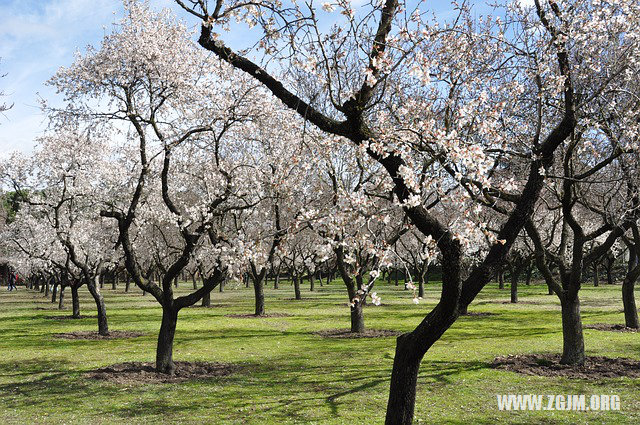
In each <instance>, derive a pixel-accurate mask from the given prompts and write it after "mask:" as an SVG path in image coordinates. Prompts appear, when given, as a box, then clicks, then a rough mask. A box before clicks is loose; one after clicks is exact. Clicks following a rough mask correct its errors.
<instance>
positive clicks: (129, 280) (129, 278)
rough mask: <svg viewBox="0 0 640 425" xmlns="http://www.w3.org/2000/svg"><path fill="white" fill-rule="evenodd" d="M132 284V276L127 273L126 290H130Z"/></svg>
mask: <svg viewBox="0 0 640 425" xmlns="http://www.w3.org/2000/svg"><path fill="white" fill-rule="evenodd" d="M130 285H131V276H129V273H127V280H126V282H125V283H124V292H129V286H130Z"/></svg>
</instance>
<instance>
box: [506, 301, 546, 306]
mask: <svg viewBox="0 0 640 425" xmlns="http://www.w3.org/2000/svg"><path fill="white" fill-rule="evenodd" d="M500 304H529V305H540V304H543V303H542V302H540V301H518V302H517V303H512V302H511V301H500Z"/></svg>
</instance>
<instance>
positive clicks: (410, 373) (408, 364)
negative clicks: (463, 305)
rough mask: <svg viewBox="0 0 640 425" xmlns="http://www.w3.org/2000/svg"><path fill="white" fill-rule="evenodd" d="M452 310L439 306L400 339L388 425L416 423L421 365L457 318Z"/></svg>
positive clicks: (389, 403) (391, 391)
mask: <svg viewBox="0 0 640 425" xmlns="http://www.w3.org/2000/svg"><path fill="white" fill-rule="evenodd" d="M449 308H450V307H442V305H441V304H439V305H438V306H436V307H435V308H434V310H433V311H432V312H431V313H429V315H428V316H427V317H426V318H425V319H424V320H423V321H422V322H421V323H420V325H419V326H418V327H417V328H416V329H415V330H414V331H413V332H410V333H406V334H402V335H400V336H399V337H398V338H397V340H396V353H395V357H394V359H393V370H392V372H391V387H390V391H389V402H388V404H387V415H386V420H385V424H386V425H410V424H412V423H413V411H414V407H415V402H416V384H417V381H418V371H419V369H420V362H421V361H422V358H423V357H424V355H425V354H426V352H427V351H428V350H429V349H430V348H431V346H432V345H433V344H434V343H435V342H436V341H437V340H438V339H440V337H441V336H442V334H444V332H445V331H446V330H447V329H449V327H450V326H451V325H452V324H453V322H455V320H456V319H457V317H458V315H457V314H454V313H452V312H449V313H447V311H448V309H449Z"/></svg>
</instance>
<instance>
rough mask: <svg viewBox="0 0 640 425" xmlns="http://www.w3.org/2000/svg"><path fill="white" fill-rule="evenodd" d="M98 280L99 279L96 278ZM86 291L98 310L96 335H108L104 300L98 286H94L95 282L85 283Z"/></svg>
mask: <svg viewBox="0 0 640 425" xmlns="http://www.w3.org/2000/svg"><path fill="white" fill-rule="evenodd" d="M97 279H99V277H98V278H97ZM87 289H88V290H89V293H90V294H91V296H92V297H93V300H94V301H95V303H96V309H97V310H98V334H99V335H102V336H107V335H109V324H108V321H107V307H106V306H105V304H104V298H103V297H102V294H101V293H100V289H99V285H96V282H95V280H94V281H93V282H92V281H91V280H89V281H88V282H87Z"/></svg>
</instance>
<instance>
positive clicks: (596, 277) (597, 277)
mask: <svg viewBox="0 0 640 425" xmlns="http://www.w3.org/2000/svg"><path fill="white" fill-rule="evenodd" d="M593 286H600V274H599V273H598V263H593Z"/></svg>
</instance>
